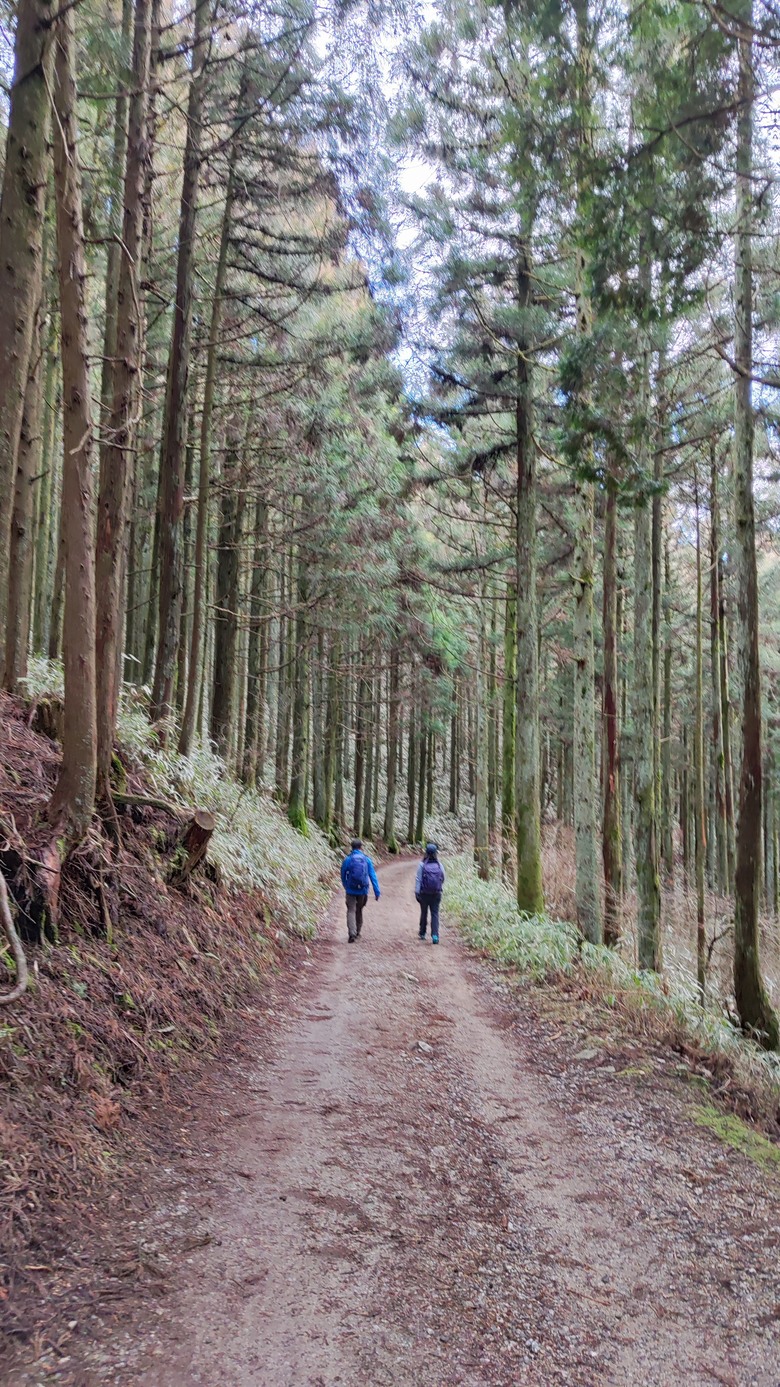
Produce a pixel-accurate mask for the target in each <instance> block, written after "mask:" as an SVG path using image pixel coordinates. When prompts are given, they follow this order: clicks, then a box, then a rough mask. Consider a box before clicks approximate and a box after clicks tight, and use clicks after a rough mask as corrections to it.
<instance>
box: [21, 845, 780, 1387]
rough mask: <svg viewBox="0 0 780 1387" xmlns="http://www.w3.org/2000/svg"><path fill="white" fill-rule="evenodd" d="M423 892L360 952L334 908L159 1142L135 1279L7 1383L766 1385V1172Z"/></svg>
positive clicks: (131, 1230)
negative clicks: (433, 939)
mask: <svg viewBox="0 0 780 1387" xmlns="http://www.w3.org/2000/svg"><path fill="white" fill-rule="evenodd" d="M413 874H414V864H413V863H411V862H410V861H409V860H408V859H407V860H405V861H398V862H395V863H392V864H390V865H387V866H385V867H384V868H383V869H382V870H381V872H380V883H381V886H382V897H381V900H380V901H379V903H378V904H377V903H374V902H373V901H371V902H369V905H368V907H367V910H366V924H365V926H364V930H363V937H362V938H361V939H359V940H358V941H357V943H355V944H354V945H348V944H347V939H346V928H345V924H344V919H343V903H342V901H341V899H340V898H339V899H337V900H336V901H335V902H334V906H333V909H332V911H331V913H330V916H329V918H328V921H327V923H326V924H325V926H324V927H323V929H322V931H321V933H320V936H319V938H318V941H317V942H316V943H315V944H314V945H313V947H312V952H311V956H310V958H304V957H303V956H302V961H301V963H300V966H299V967H298V968H297V969H294V970H292V971H286V972H285V974H284V975H283V976H282V977H280V979H279V980H278V982H277V984H276V987H275V991H274V994H273V995H270V994H265V996H264V998H263V999H262V1000H261V1004H260V1005H259V1007H258V1011H257V1016H256V1020H255V1022H253V1023H251V1024H252V1025H253V1027H256V1030H255V1033H253V1034H247V1035H245V1037H244V1040H245V1041H246V1042H247V1044H245V1045H244V1046H243V1047H242V1054H241V1055H240V1056H239V1057H238V1058H236V1059H235V1060H233V1061H232V1062H231V1063H229V1064H228V1065H227V1067H225V1065H224V1063H223V1064H221V1065H218V1064H216V1063H215V1064H214V1065H213V1066H212V1067H211V1069H210V1071H209V1073H208V1074H207V1075H206V1076H205V1078H204V1080H203V1082H202V1084H201V1085H200V1087H199V1088H198V1089H197V1091H193V1093H192V1094H191V1109H190V1112H189V1114H188V1116H187V1117H186V1118H183V1117H181V1116H178V1117H177V1118H176V1124H177V1125H176V1126H175V1127H174V1125H173V1121H172V1123H171V1130H170V1133H169V1144H168V1147H167V1149H165V1148H161V1150H160V1153H159V1161H158V1162H157V1164H156V1167H155V1170H154V1172H153V1174H154V1179H153V1182H152V1184H151V1186H150V1184H149V1182H148V1181H147V1183H146V1186H145V1198H146V1200H147V1202H148V1201H149V1199H150V1198H151V1205H150V1207H147V1208H145V1209H144V1208H143V1207H142V1203H143V1201H142V1200H141V1199H140V1198H139V1210H138V1219H137V1222H135V1223H133V1222H130V1223H129V1224H128V1225H125V1226H124V1227H122V1228H121V1229H120V1228H117V1229H116V1235H115V1239H116V1260H117V1263H118V1264H119V1263H123V1264H124V1265H125V1267H127V1266H130V1265H131V1264H132V1267H133V1274H132V1275H129V1274H126V1275H125V1276H124V1278H123V1279H122V1278H121V1277H120V1276H119V1274H118V1273H117V1274H116V1278H115V1284H116V1286H117V1287H118V1290H117V1291H116V1293H115V1294H113V1295H111V1296H107V1297H104V1298H102V1299H99V1298H98V1299H95V1298H93V1299H92V1300H91V1301H90V1300H89V1298H87V1297H85V1304H84V1311H83V1314H81V1315H77V1316H76V1318H74V1320H73V1321H71V1324H70V1329H71V1335H70V1339H69V1342H68V1343H67V1345H66V1346H64V1347H63V1349H62V1356H61V1357H59V1358H55V1357H54V1356H53V1355H49V1356H48V1357H43V1358H40V1359H39V1360H38V1362H37V1363H36V1364H35V1366H34V1367H28V1368H27V1369H26V1370H24V1371H20V1372H18V1373H17V1374H16V1375H15V1376H12V1377H11V1378H10V1379H9V1387H21V1384H25V1387H30V1385H31V1384H48V1383H54V1382H57V1383H61V1384H74V1387H98V1384H99V1385H100V1387H109V1384H113V1385H114V1387H129V1384H133V1387H196V1384H197V1385H199V1387H336V1384H339V1387H358V1384H360V1387H382V1385H383V1384H405V1387H455V1384H474V1387H483V1384H484V1387H488V1385H489V1387H499V1384H500V1387H517V1384H528V1387H554V1385H555V1384H567V1385H568V1387H578V1385H579V1384H581V1385H582V1387H586V1385H587V1387H595V1385H596V1384H621V1387H625V1385H626V1384H628V1385H629V1387H630V1385H631V1384H637V1387H638V1385H639V1384H641V1385H642V1387H653V1384H658V1385H659V1387H660V1385H661V1384H664V1385H665V1384H669V1387H672V1384H674V1385H675V1387H676V1385H677V1384H685V1387H696V1384H709V1383H720V1384H728V1387H748V1384H756V1387H778V1384H780V1359H779V1358H778V1350H777V1344H778V1330H779V1329H780V1284H779V1283H778V1250H779V1249H780V1164H778V1162H777V1160H776V1159H775V1158H776V1156H777V1154H778V1153H777V1149H776V1148H774V1147H771V1146H770V1145H769V1144H768V1143H767V1144H766V1148H765V1149H764V1148H762V1147H757V1148H756V1152H755V1153H754V1156H753V1157H751V1156H750V1155H748V1154H744V1153H742V1152H740V1151H738V1150H735V1149H734V1148H733V1147H732V1146H731V1145H729V1144H728V1142H727V1141H726V1142H724V1141H723V1140H721V1137H720V1136H719V1135H718V1134H717V1133H716V1132H715V1131H713V1130H711V1126H712V1125H713V1124H714V1125H715V1127H718V1125H719V1120H718V1118H717V1116H716V1115H715V1110H714V1109H713V1108H712V1107H711V1106H710V1105H709V1104H708V1103H707V1101H706V1095H705V1094H704V1092H703V1089H702V1084H703V1081H702V1080H701V1079H700V1078H697V1076H696V1075H695V1074H692V1072H691V1070H690V1068H688V1067H687V1066H685V1065H684V1064H678V1063H677V1062H676V1060H677V1057H675V1056H674V1055H673V1054H672V1053H670V1052H669V1051H666V1052H664V1051H663V1050H660V1049H658V1050H653V1049H652V1048H650V1049H648V1048H647V1047H646V1046H644V1045H640V1043H639V1042H638V1041H636V1040H630V1039H627V1038H621V1037H620V1036H615V1035H613V1036H603V1035H602V1036H600V1037H597V1038H596V1039H593V1038H592V1037H591V1038H590V1039H589V1038H588V1027H587V1016H586V1011H587V1006H586V1005H585V1006H583V1005H581V1004H579V1005H578V1003H577V1000H576V998H571V997H570V998H569V999H564V998H560V999H559V1001H558V1002H555V1001H554V1000H547V999H546V998H545V994H543V993H539V992H538V991H534V990H533V989H531V988H525V987H522V988H518V987H516V986H514V985H513V984H511V982H509V981H507V979H506V978H503V977H501V976H500V975H498V974H497V973H496V972H495V971H494V970H493V969H491V968H490V967H489V966H488V965H487V964H486V963H484V962H483V961H482V960H480V959H478V958H476V957H474V956H472V955H470V954H469V953H468V951H467V950H466V949H465V947H464V946H463V945H462V944H461V943H460V942H459V941H458V940H457V939H456V938H455V937H454V936H453V932H452V931H451V930H448V929H447V926H446V913H445V916H444V928H443V932H442V943H441V944H440V945H439V947H438V948H434V947H432V946H431V944H430V942H426V943H420V942H419V941H418V939H417V929H416V923H415V905H414V899H413ZM550 997H551V998H552V994H550ZM248 1056H251V1058H250V1057H248ZM182 1123H183V1125H182ZM707 1124H710V1125H707ZM723 1132H725V1133H726V1134H728V1119H727V1118H726V1117H725V1116H724V1117H723ZM150 1191H151V1193H150Z"/></svg>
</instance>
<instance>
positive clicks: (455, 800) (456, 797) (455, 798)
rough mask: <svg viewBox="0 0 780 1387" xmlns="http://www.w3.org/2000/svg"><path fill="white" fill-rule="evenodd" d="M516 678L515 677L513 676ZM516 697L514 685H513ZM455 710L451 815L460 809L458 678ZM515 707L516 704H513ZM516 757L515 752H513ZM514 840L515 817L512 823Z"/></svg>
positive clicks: (451, 744)
mask: <svg viewBox="0 0 780 1387" xmlns="http://www.w3.org/2000/svg"><path fill="white" fill-rule="evenodd" d="M513 677H514V676H513ZM512 687H513V695H514V684H513V686H512ZM452 697H453V709H452V717H451V718H450V813H451V814H457V813H458V811H459V808H460V715H461V694H460V689H459V686H458V680H457V678H456V679H454V680H453V686H452ZM513 707H514V704H513ZM513 756H514V750H513ZM512 803H513V805H514V760H513V762H512ZM512 837H513V838H514V815H513V822H512Z"/></svg>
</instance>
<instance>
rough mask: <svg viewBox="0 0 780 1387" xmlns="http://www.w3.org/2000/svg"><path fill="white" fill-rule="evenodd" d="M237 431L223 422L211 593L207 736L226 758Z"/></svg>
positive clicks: (238, 517) (239, 524) (238, 500)
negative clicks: (211, 663) (225, 438)
mask: <svg viewBox="0 0 780 1387" xmlns="http://www.w3.org/2000/svg"><path fill="white" fill-rule="evenodd" d="M241 451H242V436H241V434H240V433H239V431H238V426H237V421H235V420H233V421H232V423H231V425H229V427H228V442H227V449H226V455H225V468H224V474H223V478H222V495H221V499H220V515H221V518H220V527H219V542H218V550H217V586H216V592H215V596H214V605H215V608H216V610H215V614H214V684H213V689H212V700H211V737H212V741H213V742H214V743H215V745H216V747H217V751H218V753H219V755H220V756H221V757H223V759H224V760H225V761H227V760H228V759H229V756H230V745H231V734H232V730H233V725H234V712H235V710H234V702H235V695H236V674H237V655H238V607H239V601H240V594H239V558H240V553H241V534H242V530H243V522H244V497H245V494H246V478H245V463H244V460H243V459H242V458H240V457H239V454H240V452H241Z"/></svg>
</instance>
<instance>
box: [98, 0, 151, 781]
mask: <svg viewBox="0 0 780 1387" xmlns="http://www.w3.org/2000/svg"><path fill="white" fill-rule="evenodd" d="M151 52H152V0H136V11H135V25H134V33H133V60H132V91H131V95H130V102H129V118H128V128H127V141H126V143H127V164H126V169H125V177H124V199H123V205H124V213H123V217H122V255H121V256H120V259H119V267H118V275H117V292H116V324H115V348H116V350H115V357H114V361H113V368H112V370H111V371H110V373H109V381H108V382H107V396H108V397H109V398H110V410H109V414H108V419H107V422H106V438H105V443H104V446H103V448H102V449H101V457H100V485H99V492H98V523H97V539H96V558H95V575H96V582H97V733H98V766H97V774H98V795H99V797H100V798H101V799H104V800H109V799H110V795H111V788H110V772H111V757H112V754H113V747H114V733H115V730H116V718H117V710H118V706H119V687H120V682H121V674H122V663H121V657H122V650H121V645H122V637H123V634H124V612H123V609H122V600H121V599H122V588H123V570H124V566H125V564H126V554H127V526H128V519H129V516H128V507H129V496H130V487H131V483H132V475H133V470H134V458H135V442H136V437H137V434H138V423H139V415H140V408H141V378H142V371H143V361H142V351H143V340H144V322H143V315H144V300H143V293H142V289H141V284H142V264H141V261H142V250H143V230H144V191H145V187H146V164H147V160H148V157H149V141H148V112H149V81H150V70H151ZM117 121H119V115H118V116H117ZM109 387H110V388H109Z"/></svg>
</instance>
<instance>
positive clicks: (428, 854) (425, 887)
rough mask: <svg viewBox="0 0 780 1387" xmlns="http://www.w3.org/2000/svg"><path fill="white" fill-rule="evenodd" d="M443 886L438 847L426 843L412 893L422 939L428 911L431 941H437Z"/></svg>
mask: <svg viewBox="0 0 780 1387" xmlns="http://www.w3.org/2000/svg"><path fill="white" fill-rule="evenodd" d="M443 886H444V868H443V867H442V865H441V862H440V861H439V849H438V848H437V846H436V844H435V843H426V845H425V856H424V858H423V860H422V862H420V863H419V865H418V867H417V879H416V881H415V883H414V894H415V897H416V899H417V903H418V905H419V907H420V938H421V939H424V938H425V934H426V931H427V929H428V911H429V910H430V912H431V943H432V944H438V942H439V906H440V905H441V893H442V888H443Z"/></svg>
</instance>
